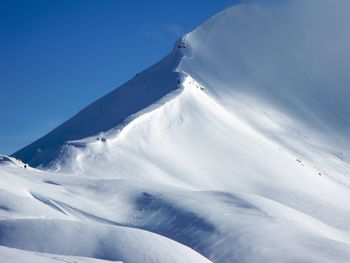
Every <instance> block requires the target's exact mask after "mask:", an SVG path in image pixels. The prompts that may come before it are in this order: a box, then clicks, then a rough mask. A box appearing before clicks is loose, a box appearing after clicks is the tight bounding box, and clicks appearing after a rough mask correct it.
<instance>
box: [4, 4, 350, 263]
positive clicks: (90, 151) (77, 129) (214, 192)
mask: <svg viewBox="0 0 350 263" xmlns="http://www.w3.org/2000/svg"><path fill="white" fill-rule="evenodd" d="M349 10H350V3H349V2H348V1H345V0H344V1H343V0H340V1H337V5H335V4H334V1H327V0H322V1H315V0H310V1H282V2H281V3H279V4H276V5H272V6H265V5H257V4H249V5H239V6H234V7H231V8H229V9H226V10H224V11H222V12H221V13H219V14H217V15H216V16H214V17H212V18H210V19H209V20H208V21H206V22H205V23H204V24H202V25H201V26H199V27H198V28H197V29H195V30H194V31H193V32H191V33H189V34H186V35H185V36H184V37H182V38H181V39H180V40H179V41H177V43H176V44H175V48H174V50H173V51H172V52H171V53H170V54H169V55H168V56H167V57H165V58H164V59H163V60H161V61H160V62H159V63H157V64H156V65H154V66H152V67H150V68H149V69H147V70H145V71H144V72H141V73H140V74H138V75H137V76H135V77H134V78H133V79H132V80H130V81H129V82H127V83H125V84H124V85H123V86H121V87H120V88H118V89H116V90H114V91H112V92H111V93H109V94H107V95H106V96H105V97H103V98H101V99H99V100H97V101H96V102H94V103H93V104H91V105H89V106H88V107H86V108H85V109H83V110H82V111H81V112H79V113H78V114H77V115H75V116H74V117H73V118H71V119H69V120H68V121H66V122H65V123H63V124H62V125H60V126H59V127H57V128H56V129H54V130H53V131H51V132H50V133H49V134H47V135H45V136H44V137H42V138H40V139H39V140H37V141H36V142H34V143H32V144H30V145H29V146H27V147H25V148H23V149H22V150H20V151H18V152H16V153H15V154H14V155H13V157H15V158H16V159H20V160H22V161H23V162H24V163H29V164H30V165H31V166H32V167H40V168H42V170H38V169H35V168H31V167H29V168H27V169H23V166H24V164H23V163H21V162H19V161H17V160H16V159H14V158H11V157H5V156H3V157H1V158H0V171H1V178H0V189H1V191H0V195H1V198H0V216H1V220H0V245H1V246H4V247H0V248H1V249H0V259H1V257H2V256H3V255H5V256H7V255H10V256H18V257H19V258H20V257H22V253H23V255H26V253H31V255H32V256H33V257H36V256H38V254H37V252H40V253H46V254H40V255H43V256H44V257H49V256H50V255H51V256H50V257H55V255H66V256H57V257H62V261H63V260H75V259H71V258H70V257H68V256H74V257H77V256H79V257H89V258H98V259H103V260H121V261H124V262H223V263H228V262H349V261H350V224H349V223H350V202H349V201H348V200H350V104H349V103H348V101H349V98H350V75H349V74H348V72H349V70H350V52H349V46H350V29H349V27H348V26H347V25H348V23H349V22H350V21H349V20H350V18H349V16H348V11H349ZM8 247H11V248H15V249H11V248H8ZM19 249H22V250H29V251H36V252H28V251H22V250H19ZM1 251H3V252H1ZM33 253H34V254H33ZM47 253H51V254H47ZM48 255H49V256H48ZM10 256H9V257H10ZM65 257H66V258H65ZM79 259H80V258H79ZM33 260H36V259H33ZM77 260H78V259H77ZM82 260H84V258H82ZM91 260H93V259H91ZM68 262H69V261H68ZM97 262H98V261H97Z"/></svg>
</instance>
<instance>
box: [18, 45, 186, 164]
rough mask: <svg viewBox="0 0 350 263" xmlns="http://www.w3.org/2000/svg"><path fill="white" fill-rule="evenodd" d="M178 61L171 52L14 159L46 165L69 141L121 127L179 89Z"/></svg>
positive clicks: (177, 56) (177, 57)
mask: <svg viewBox="0 0 350 263" xmlns="http://www.w3.org/2000/svg"><path fill="white" fill-rule="evenodd" d="M179 58H180V54H179V52H176V51H174V52H172V53H171V54H169V55H168V56H167V57H165V58H164V59H163V60H161V61H160V62H159V63H157V64H156V65H154V66H152V67H150V68H149V69H147V70H146V71H144V72H142V73H140V74H137V75H136V76H135V77H134V78H133V79H131V80H130V81H128V82H127V83H125V84H124V85H122V86H121V87H119V88H117V89H116V90H114V91H112V92H111V93H109V94H107V95H106V96H104V97H102V98H101V99H99V100H97V101H96V102H94V103H92V104H91V105H89V106H88V107H86V108H85V109H83V110H82V111H81V112H79V113H78V114H77V115H75V116H74V117H72V118H71V119H69V120H68V121H66V122H65V123H63V124H62V125H60V126H59V127H57V128H56V129H54V130H53V131H51V132H50V133H48V134H47V135H45V136H44V137H42V138H40V139H39V140H37V141H36V142H34V143H32V144H30V145H28V146H27V147H25V148H23V149H22V150H20V151H18V152H16V153H15V154H14V155H13V156H15V157H17V158H19V159H21V160H22V161H24V162H26V163H30V164H31V165H32V166H38V165H42V166H47V165H48V164H49V163H50V162H51V161H52V160H54V159H56V158H58V157H59V154H60V148H61V147H62V146H63V145H64V144H65V143H67V142H68V141H72V140H78V139H82V138H86V137H89V136H93V135H99V134H100V133H103V132H106V131H108V130H110V129H112V128H118V126H122V124H123V122H125V121H127V119H128V118H130V116H131V115H133V114H135V113H137V112H139V111H141V110H142V109H144V108H146V107H148V106H150V105H151V104H153V103H155V102H156V101H157V100H159V99H160V98H162V97H163V96H165V95H166V94H168V93H169V92H171V91H172V90H175V89H177V88H178V84H177V81H178V78H179V74H178V73H176V72H175V71H174V69H175V67H176V65H177V64H178V60H179Z"/></svg>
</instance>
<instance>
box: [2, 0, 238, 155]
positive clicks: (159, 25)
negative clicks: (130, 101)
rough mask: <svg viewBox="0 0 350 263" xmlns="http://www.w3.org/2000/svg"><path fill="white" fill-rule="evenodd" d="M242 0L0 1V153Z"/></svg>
mask: <svg viewBox="0 0 350 263" xmlns="http://www.w3.org/2000/svg"><path fill="white" fill-rule="evenodd" d="M237 2H239V0H220V1H219V0H201V1H199V0H198V1H197V0H193V1H190V0H177V1H164V0H163V1H161V0H158V1H156V0H147V1H141V0H139V1H136V0H49V1H48V0H30V1H28V0H22V1H18V0H0V110H1V121H0V153H2V154H10V153H13V152H14V151H16V150H18V149H19V148H21V147H23V146H25V145H26V144H28V143H30V142H32V141H33V140H35V139H37V138H39V137H41V136H42V135H44V134H45V133H46V132H48V131H49V130H51V129H52V128H54V127H56V126H57V125H59V124H60V123H62V122H63V121H65V120H66V119H68V118H69V117H71V116H72V115H74V114H75V113H77V112H78V111H79V110H81V109H82V108H83V107H85V106H87V105H88V104H89V103H91V102H93V101H94V100H96V99H98V98H99V97H101V96H103V95H105V94H106V93H108V92H109V91H111V90H113V89H114V88H116V87H118V86H119V85H120V84H122V83H123V82H125V81H127V80H128V79H129V78H131V77H132V76H133V75H135V73H137V72H139V71H141V70H143V69H145V68H147V67H148V66H150V65H151V64H153V63H155V62H156V61H158V60H159V59H161V58H162V57H163V56H164V55H166V54H167V53H168V52H169V51H170V50H171V48H172V46H173V43H174V41H175V40H176V39H177V38H178V37H179V36H181V35H182V34H184V33H186V32H189V31H191V30H192V29H194V27H196V26H197V25H199V24H200V23H201V22H203V21H204V20H206V19H207V18H209V17H210V16H212V15H214V14H215V13H217V12H218V11H220V10H222V9H224V8H226V7H228V6H230V5H233V4H235V3H237Z"/></svg>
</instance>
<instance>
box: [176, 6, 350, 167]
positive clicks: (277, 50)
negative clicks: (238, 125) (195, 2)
mask: <svg viewBox="0 0 350 263" xmlns="http://www.w3.org/2000/svg"><path fill="white" fill-rule="evenodd" d="M349 9H350V2H349V1H344V0H340V1H337V2H336V4H335V3H334V1H327V0H322V1H314V0H311V1H283V3H281V4H278V5H277V4H276V6H273V7H266V6H265V7H264V6H259V5H241V6H235V7H232V8H229V9H227V10H224V11H223V12H221V13H219V14H217V15H216V16H214V17H212V18H211V19H209V20H208V21H207V22H205V23H204V24H203V25H201V26H200V27H198V28H197V29H196V30H195V31H194V32H192V33H189V34H187V35H186V37H185V41H186V49H184V54H185V57H184V58H183V59H182V60H181V62H180V65H179V67H178V70H179V71H184V72H186V73H188V74H190V75H191V76H192V77H193V78H194V79H196V80H197V81H198V82H199V83H201V84H202V85H203V86H205V87H206V90H207V92H208V93H209V94H210V95H211V96H215V98H216V99H217V100H218V101H219V102H220V103H221V104H223V105H224V106H225V107H226V108H227V109H230V110H231V111H234V112H239V113H240V114H241V115H242V116H244V117H245V118H246V120H247V121H249V122H250V123H251V124H253V125H254V126H255V128H257V129H259V130H260V131H261V132H263V133H265V134H266V135H267V136H269V137H270V138H273V139H275V140H279V141H282V142H283V143H284V144H287V145H288V146H289V147H290V148H292V147H293V148H296V149H298V148H299V149H303V148H305V145H309V146H312V147H314V148H315V150H316V151H318V150H321V151H324V150H326V151H333V152H338V153H344V152H346V153H347V154H345V155H347V156H349V148H350V147H349V145H350V104H349V101H348V100H349V98H350V75H349V70H350V52H349V46H350V28H349V27H347V26H346V25H347V24H349V23H350V18H349V15H348V10H349ZM264 120H267V121H269V122H270V123H272V125H269V124H268V123H266V122H265V121H264ZM300 142H301V143H300ZM330 145H331V146H330ZM347 158H348V157H347ZM348 161H349V159H348Z"/></svg>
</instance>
